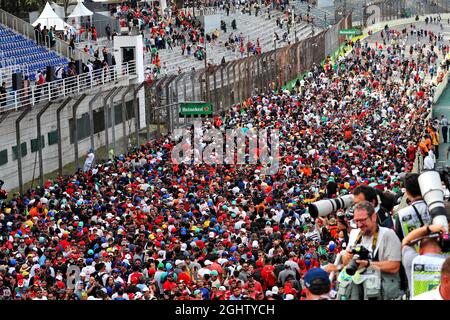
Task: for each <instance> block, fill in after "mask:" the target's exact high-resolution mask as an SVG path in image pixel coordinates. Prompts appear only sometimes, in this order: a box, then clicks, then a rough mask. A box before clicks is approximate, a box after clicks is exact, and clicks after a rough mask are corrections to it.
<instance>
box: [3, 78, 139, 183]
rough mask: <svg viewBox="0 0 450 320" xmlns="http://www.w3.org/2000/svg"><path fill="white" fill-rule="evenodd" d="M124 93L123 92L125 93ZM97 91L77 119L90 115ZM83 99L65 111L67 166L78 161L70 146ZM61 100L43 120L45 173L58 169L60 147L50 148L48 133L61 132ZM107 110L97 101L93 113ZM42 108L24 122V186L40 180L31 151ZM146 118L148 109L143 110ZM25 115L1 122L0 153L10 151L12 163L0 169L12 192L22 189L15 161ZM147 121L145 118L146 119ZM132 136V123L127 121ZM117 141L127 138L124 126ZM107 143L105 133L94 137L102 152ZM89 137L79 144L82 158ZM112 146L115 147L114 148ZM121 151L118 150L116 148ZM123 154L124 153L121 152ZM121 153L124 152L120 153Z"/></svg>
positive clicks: (63, 128)
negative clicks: (71, 125) (58, 117)
mask: <svg viewBox="0 0 450 320" xmlns="http://www.w3.org/2000/svg"><path fill="white" fill-rule="evenodd" d="M118 85H127V83H126V82H123V83H119V84H118ZM110 89H112V87H109V88H108V89H105V91H104V92H103V96H105V95H106V93H107V92H108V91H109V90H110ZM123 92H124V90H123V91H122V93H123ZM95 93H96V92H93V93H91V94H89V95H87V96H86V97H85V98H84V99H83V101H82V102H81V104H80V105H79V106H78V109H77V118H78V119H79V118H81V115H82V114H83V113H86V112H89V101H90V100H91V98H92V97H93V96H94V94H95ZM78 97H79V96H74V97H72V98H73V100H72V101H71V102H70V103H69V104H68V105H67V106H66V107H65V108H64V109H63V110H62V111H61V137H62V141H61V142H62V159H63V166H64V165H67V164H69V163H72V162H74V161H75V151H74V144H73V143H70V128H69V119H71V118H72V110H73V105H74V103H75V101H76V99H77V98H78ZM121 97H122V94H119V95H117V96H116V97H115V99H114V104H115V105H116V104H120V103H121ZM131 100H132V94H128V95H127V98H126V101H131ZM60 103H61V101H58V102H54V103H53V105H52V106H50V107H49V108H48V109H47V110H46V112H45V113H44V114H43V115H42V117H41V133H42V135H43V136H44V140H45V146H44V148H43V150H42V151H43V152H42V156H43V164H44V172H45V173H50V172H53V171H55V170H57V169H58V144H54V145H49V143H48V133H49V132H51V131H55V130H57V120H56V109H57V108H58V107H59V106H60ZM102 107H103V104H102V99H101V98H99V99H98V100H96V102H95V103H94V106H93V110H97V109H100V108H102ZM41 109H42V106H39V107H37V108H33V109H32V110H31V111H30V112H29V113H28V114H27V115H26V116H25V117H24V118H23V119H22V121H21V122H20V125H21V127H20V135H21V143H23V142H26V143H27V155H26V156H24V157H22V169H23V183H26V182H28V181H31V180H32V178H33V172H34V177H35V178H37V177H39V160H38V152H31V142H30V141H31V139H35V138H36V137H37V126H36V115H37V114H38V112H39V111H40V110H41ZM143 112H144V115H145V110H143ZM20 114H21V111H17V112H13V113H11V114H9V115H8V116H7V118H6V119H5V120H4V121H3V122H1V123H0V132H1V134H0V146H1V147H0V151H1V150H4V149H7V150H8V163H6V164H4V165H1V166H0V179H2V180H4V181H5V186H4V188H5V189H7V190H11V189H14V188H17V187H18V186H19V180H18V165H17V160H14V159H13V152H12V147H13V146H16V144H17V143H16V124H15V122H16V119H17V118H18V116H19V115H20ZM144 119H145V116H144ZM126 127H127V133H128V122H127V126H126ZM134 128H135V127H134V120H132V121H131V132H134ZM115 130H116V141H117V140H119V139H120V138H121V137H122V136H123V131H122V124H121V123H120V124H118V125H116V127H115ZM111 132H112V128H109V143H110V144H111V143H112V136H111V135H112V133H111ZM104 144H105V133H104V131H102V132H99V133H96V134H95V135H94V146H95V149H98V148H100V147H102V146H104ZM90 146H91V145H90V138H89V136H88V137H87V138H85V139H83V140H81V141H79V142H78V154H79V157H82V156H85V155H86V154H87V151H88V150H89V148H90ZM110 146H111V145H110ZM116 150H117V147H116ZM118 151H120V150H118ZM119 153H120V152H119ZM79 165H80V167H82V166H83V162H80V163H79Z"/></svg>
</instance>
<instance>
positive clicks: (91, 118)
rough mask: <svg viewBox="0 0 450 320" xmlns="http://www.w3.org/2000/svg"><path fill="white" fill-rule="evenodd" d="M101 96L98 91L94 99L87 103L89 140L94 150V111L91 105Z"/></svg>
mask: <svg viewBox="0 0 450 320" xmlns="http://www.w3.org/2000/svg"><path fill="white" fill-rule="evenodd" d="M101 95H102V92H101V91H98V92H97V93H96V94H95V95H94V97H93V98H92V99H91V100H90V101H89V138H90V140H91V148H92V150H95V146H94V129H95V128H94V110H93V105H94V102H95V101H96V100H97V99H98V97H99V96H101Z"/></svg>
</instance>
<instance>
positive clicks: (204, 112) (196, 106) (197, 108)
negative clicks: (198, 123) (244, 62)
mask: <svg viewBox="0 0 450 320" xmlns="http://www.w3.org/2000/svg"><path fill="white" fill-rule="evenodd" d="M195 115H198V116H209V115H212V105H211V103H208V102H181V103H180V116H184V117H185V116H195Z"/></svg>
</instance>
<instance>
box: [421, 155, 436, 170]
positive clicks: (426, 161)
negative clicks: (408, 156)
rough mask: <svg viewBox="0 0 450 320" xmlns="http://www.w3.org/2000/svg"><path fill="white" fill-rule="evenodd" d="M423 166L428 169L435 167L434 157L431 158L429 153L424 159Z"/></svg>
mask: <svg viewBox="0 0 450 320" xmlns="http://www.w3.org/2000/svg"><path fill="white" fill-rule="evenodd" d="M423 168H424V169H428V170H432V169H434V161H433V158H431V157H430V156H429V155H428V156H426V157H425V159H424V160H423Z"/></svg>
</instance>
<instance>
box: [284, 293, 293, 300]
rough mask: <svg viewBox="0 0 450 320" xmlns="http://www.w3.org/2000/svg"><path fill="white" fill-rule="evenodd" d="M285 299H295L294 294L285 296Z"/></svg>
mask: <svg viewBox="0 0 450 320" xmlns="http://www.w3.org/2000/svg"><path fill="white" fill-rule="evenodd" d="M284 300H294V295H292V294H287V295H286V297H285V298H284Z"/></svg>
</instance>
